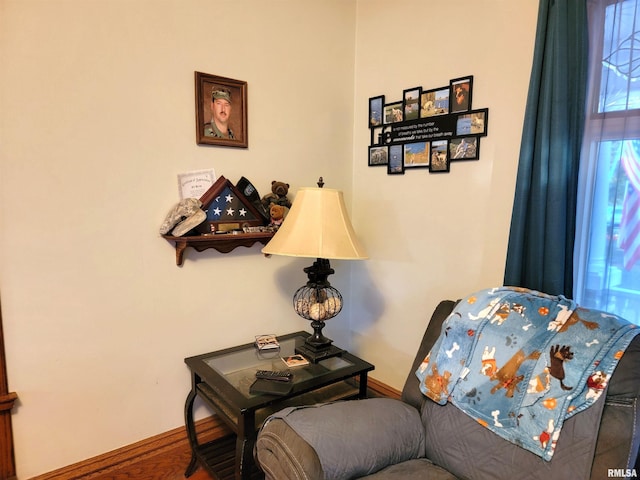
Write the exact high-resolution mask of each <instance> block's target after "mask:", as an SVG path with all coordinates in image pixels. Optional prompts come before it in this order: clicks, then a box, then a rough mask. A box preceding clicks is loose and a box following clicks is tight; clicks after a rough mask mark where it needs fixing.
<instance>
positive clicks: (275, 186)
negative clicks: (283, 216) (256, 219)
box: [262, 180, 291, 208]
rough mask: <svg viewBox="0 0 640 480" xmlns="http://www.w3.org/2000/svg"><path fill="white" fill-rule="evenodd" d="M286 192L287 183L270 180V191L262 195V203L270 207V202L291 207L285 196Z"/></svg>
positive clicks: (287, 189)
mask: <svg viewBox="0 0 640 480" xmlns="http://www.w3.org/2000/svg"><path fill="white" fill-rule="evenodd" d="M288 193H289V184H288V183H284V182H278V181H276V180H274V181H273V182H271V193H270V194H268V195H265V196H264V197H262V204H263V205H264V206H265V207H267V208H270V205H271V204H272V203H275V204H277V205H282V206H283V207H287V208H291V202H290V201H289V199H288V198H287V194H288Z"/></svg>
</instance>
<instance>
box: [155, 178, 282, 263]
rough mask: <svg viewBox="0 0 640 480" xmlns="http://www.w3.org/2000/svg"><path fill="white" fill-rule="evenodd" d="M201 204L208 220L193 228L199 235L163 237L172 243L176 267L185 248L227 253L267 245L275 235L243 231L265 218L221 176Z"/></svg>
mask: <svg viewBox="0 0 640 480" xmlns="http://www.w3.org/2000/svg"><path fill="white" fill-rule="evenodd" d="M200 201H201V202H202V210H204V211H205V213H206V214H207V218H206V220H205V221H204V222H203V223H202V224H200V225H199V226H198V227H197V229H196V231H197V232H198V233H199V235H188V236H183V237H175V236H173V235H163V237H164V238H166V239H167V240H168V241H169V242H174V243H175V247H176V265H182V263H183V261H184V251H185V250H186V248H187V247H193V248H194V249H195V250H197V251H198V252H203V251H205V250H207V249H209V248H213V249H215V250H217V251H219V252H220V253H229V252H230V251H232V250H233V249H235V248H237V247H251V246H252V245H253V244H255V243H256V242H259V243H261V244H262V245H266V244H267V243H268V242H269V240H270V239H271V237H273V234H274V233H275V232H273V231H268V230H265V231H257V232H252V231H250V232H247V231H246V230H247V228H246V227H261V226H264V225H265V218H264V217H263V216H262V214H261V213H260V212H259V211H258V209H257V208H256V207H255V206H254V205H253V204H252V203H251V202H250V201H249V200H248V199H247V198H246V197H245V196H244V195H243V194H242V192H240V190H239V189H238V188H237V187H236V186H235V185H233V184H232V183H231V182H230V181H229V180H227V179H226V178H225V177H224V176H222V175H221V176H220V177H219V178H218V179H217V180H216V182H215V183H214V184H213V185H212V186H211V187H210V188H209V190H207V191H206V192H205V193H204V194H203V195H202V197H200ZM257 230H261V229H257Z"/></svg>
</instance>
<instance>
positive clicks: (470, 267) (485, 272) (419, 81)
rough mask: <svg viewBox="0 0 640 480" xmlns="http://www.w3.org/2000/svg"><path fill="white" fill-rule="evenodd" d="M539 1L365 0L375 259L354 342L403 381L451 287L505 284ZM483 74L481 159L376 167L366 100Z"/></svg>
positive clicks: (360, 175) (368, 187)
mask: <svg viewBox="0 0 640 480" xmlns="http://www.w3.org/2000/svg"><path fill="white" fill-rule="evenodd" d="M537 7H538V2H537V1H536V0H526V1H519V2H512V1H508V0H492V1H482V2H477V1H473V0H468V1H466V0H465V1H461V2H454V3H452V2H449V1H448V0H430V1H428V2H423V1H420V0H403V1H398V2H386V1H384V0H366V1H360V2H358V12H357V22H358V28H357V39H356V52H357V54H356V92H355V128H354V154H353V158H354V163H353V179H354V181H353V197H354V215H353V217H354V218H353V221H354V224H355V226H356V229H357V230H358V231H359V233H360V234H361V235H362V237H363V238H364V239H366V242H367V247H368V249H369V255H370V257H371V260H369V261H367V262H366V264H358V265H356V266H355V267H354V269H353V277H352V282H353V290H352V297H355V298H358V302H357V303H355V302H354V304H355V305H354V310H353V315H352V321H351V325H352V329H353V335H352V342H353V348H354V349H355V350H357V351H358V352H359V353H361V354H362V355H363V356H364V357H365V358H368V359H370V360H371V361H372V362H373V363H374V364H375V365H376V370H375V372H373V375H374V376H375V377H376V378H378V379H380V380H382V381H384V382H386V383H389V384H392V385H394V386H396V387H398V388H401V387H402V385H403V383H404V380H405V377H406V374H407V369H408V367H409V366H410V365H411V360H412V359H413V356H414V355H415V351H416V348H417V345H418V343H419V341H420V339H421V338H422V334H423V333H424V328H425V325H426V322H427V320H428V318H429V316H430V314H431V312H432V311H433V309H434V308H435V306H436V305H437V303H438V302H439V301H440V300H441V299H444V298H451V299H456V298H460V297H462V296H464V295H465V294H466V293H471V292H473V291H475V290H478V289H481V288H485V287H489V286H494V285H501V284H502V281H503V274H504V262H505V258H506V247H507V241H508V233H509V222H510V219H511V217H510V215H511V207H512V202H513V189H514V185H515V178H516V169H517V162H518V153H519V145H520V137H521V133H522V122H523V116H524V107H525V102H526V96H527V89H528V83H529V75H530V71H531V62H532V55H533V42H534V39H535V27H536V19H537ZM466 75H473V76H474V83H473V98H472V101H473V107H474V108H483V107H487V108H489V126H488V136H487V137H486V138H483V139H482V141H481V148H480V160H479V161H467V162H455V163H453V164H452V165H451V172H450V173H449V174H429V173H428V172H427V171H426V170H414V171H408V172H406V174H405V175H391V176H389V175H386V172H385V171H384V169H381V168H380V167H375V168H372V167H367V145H368V144H369V131H368V129H367V128H365V126H366V125H367V115H368V110H367V105H368V102H367V99H368V98H370V97H373V96H376V95H381V94H383V95H385V96H386V98H387V99H388V100H389V101H395V100H401V99H402V90H403V89H409V88H413V87H415V86H422V87H424V88H426V89H429V88H438V87H441V86H443V85H448V82H449V80H450V79H452V78H458V77H463V76H466Z"/></svg>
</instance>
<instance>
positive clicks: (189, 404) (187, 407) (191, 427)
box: [184, 389, 198, 477]
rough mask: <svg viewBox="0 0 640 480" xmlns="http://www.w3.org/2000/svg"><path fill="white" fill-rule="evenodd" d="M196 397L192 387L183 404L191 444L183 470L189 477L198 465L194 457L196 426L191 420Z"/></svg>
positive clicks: (196, 438)
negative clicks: (188, 459) (189, 459)
mask: <svg viewBox="0 0 640 480" xmlns="http://www.w3.org/2000/svg"><path fill="white" fill-rule="evenodd" d="M195 399H196V391H195V390H194V389H192V390H191V391H190V392H189V395H187V400H186V401H185V404H184V422H185V425H186V427H187V438H188V439H189V445H190V446H191V461H190V462H189V465H188V466H187V469H186V470H185V472H184V476H185V477H190V476H191V475H192V474H193V472H195V471H196V468H197V467H198V458H197V457H196V449H197V448H198V437H197V435H196V427H195V424H194V422H193V402H194V401H195Z"/></svg>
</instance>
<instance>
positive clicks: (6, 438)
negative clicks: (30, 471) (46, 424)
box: [0, 305, 18, 479]
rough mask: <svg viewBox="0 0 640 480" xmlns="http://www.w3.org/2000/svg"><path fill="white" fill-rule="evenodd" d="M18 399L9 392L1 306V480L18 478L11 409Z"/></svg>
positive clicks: (0, 309)
mask: <svg viewBox="0 0 640 480" xmlns="http://www.w3.org/2000/svg"><path fill="white" fill-rule="evenodd" d="M17 398H18V395H17V394H16V393H15V392H9V382H8V379H7V361H6V357H5V353H4V333H3V329H2V306H1V305H0V478H6V479H14V478H16V463H15V456H14V451H13V430H12V427H11V409H12V408H13V404H14V402H15V401H16V399H17Z"/></svg>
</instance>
